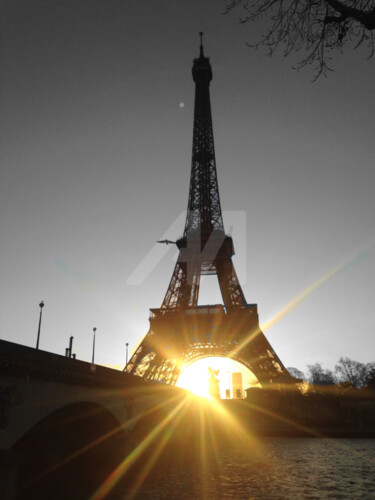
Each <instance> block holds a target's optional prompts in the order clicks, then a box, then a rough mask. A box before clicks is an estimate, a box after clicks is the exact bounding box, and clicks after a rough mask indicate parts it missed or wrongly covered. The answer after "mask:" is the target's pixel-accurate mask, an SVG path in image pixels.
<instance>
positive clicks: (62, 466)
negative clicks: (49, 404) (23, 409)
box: [12, 402, 126, 500]
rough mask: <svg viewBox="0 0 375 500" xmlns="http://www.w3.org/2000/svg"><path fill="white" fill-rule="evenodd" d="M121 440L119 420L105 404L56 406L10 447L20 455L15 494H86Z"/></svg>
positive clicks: (109, 466) (115, 458)
mask: <svg viewBox="0 0 375 500" xmlns="http://www.w3.org/2000/svg"><path fill="white" fill-rule="evenodd" d="M124 445H126V435H125V433H124V431H123V429H122V427H121V424H120V422H119V421H118V420H117V418H116V417H115V416H114V415H113V414H112V413H111V412H110V411H109V410H108V409H107V408H105V407H103V406H101V405H99V404H96V403H91V402H80V403H73V404H69V405H66V406H64V407H62V408H59V409H58V410H55V411H53V412H52V413H50V414H49V415H48V416H46V417H45V418H43V419H42V420H40V421H39V422H38V423H37V424H36V425H34V426H33V427H32V428H31V429H29V430H28V431H27V432H26V434H25V435H24V436H23V437H22V438H21V439H19V440H18V441H17V443H16V444H15V445H14V446H13V447H12V450H13V451H15V452H17V453H18V454H19V455H20V458H21V460H20V461H21V463H20V466H19V471H18V484H17V490H18V496H17V498H20V499H21V500H29V499H33V498H38V499H47V498H50V495H51V491H53V492H54V500H60V499H61V500H63V499H66V498H89V497H90V495H91V494H92V493H93V492H94V491H95V490H96V489H97V487H98V486H99V485H100V484H101V482H102V481H104V480H105V478H106V477H108V475H109V474H110V473H111V471H113V470H114V468H115V467H116V466H117V465H118V463H119V462H120V459H121V456H120V455H119V453H113V451H116V450H118V449H119V446H124ZM103 457H106V459H105V460H103ZM92 471H95V473H94V474H93V473H92ZM57 485H58V487H56V486H57Z"/></svg>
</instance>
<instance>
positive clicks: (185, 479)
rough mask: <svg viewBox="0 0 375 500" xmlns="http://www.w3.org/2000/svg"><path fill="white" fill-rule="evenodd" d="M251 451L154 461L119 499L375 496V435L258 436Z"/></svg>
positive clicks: (233, 451) (374, 497)
mask: <svg viewBox="0 0 375 500" xmlns="http://www.w3.org/2000/svg"><path fill="white" fill-rule="evenodd" d="M258 442H259V446H258V447H257V448H256V451H254V450H255V449H253V450H252V451H250V450H245V451H244V450H241V449H240V448H237V449H234V448H230V449H229V448H227V449H225V450H223V449H222V450H218V451H217V454H216V455H215V458H214V459H210V460H209V463H208V464H207V466H206V471H204V470H203V469H202V467H201V466H200V464H199V463H198V462H200V460H196V459H191V460H190V459H189V458H188V459H187V460H184V463H183V464H178V465H177V462H176V463H175V466H174V465H173V464H174V462H173V460H172V461H171V462H170V463H168V464H163V466H159V468H158V470H157V471H155V472H154V473H151V475H150V476H149V477H148V479H147V480H146V483H144V484H143V486H142V487H141V489H140V490H138V492H137V494H134V493H135V492H134V493H133V494H129V493H128V492H126V491H125V490H123V492H122V494H121V495H119V496H116V498H119V499H130V498H140V499H142V500H143V499H167V498H168V499H175V498H176V499H189V500H190V499H201V498H202V499H207V500H211V499H212V500H214V499H215V500H216V499H218V500H220V499H227V498H228V499H237V500H241V499H248V500H250V499H267V498H275V499H305V498H306V499H321V498H323V499H324V498H327V499H328V498H331V499H341V498H353V499H371V500H374V499H375V439H331V440H324V439H291V438H262V439H259V440H258Z"/></svg>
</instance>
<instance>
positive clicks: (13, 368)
mask: <svg viewBox="0 0 375 500" xmlns="http://www.w3.org/2000/svg"><path fill="white" fill-rule="evenodd" d="M184 395H185V392H184V391H182V390H180V389H177V388H174V387H170V386H166V385H165V384H160V383H158V382H150V381H145V380H143V379H141V378H139V377H136V376H134V375H130V374H127V373H124V372H121V371H118V370H113V369H110V368H106V367H103V366H99V365H93V364H91V363H87V362H84V361H79V360H76V359H71V358H67V357H64V356H59V355H56V354H52V353H49V352H45V351H40V350H35V349H32V348H30V347H25V346H21V345H18V344H14V343H11V342H5V341H0V498H2V499H5V498H33V496H32V495H33V494H34V493H35V492H34V493H30V494H29V496H28V495H27V494H26V493H25V494H23V495H22V494H16V493H15V491H16V489H19V488H18V486H17V484H18V483H19V480H20V474H21V476H22V477H21V479H22V483H25V481H26V482H27V479H28V476H30V474H31V470H32V468H33V467H32V465H33V464H35V463H36V462H38V459H39V458H40V459H41V461H42V462H47V463H54V462H58V461H59V460H60V461H61V460H62V459H64V457H65V456H68V455H69V454H70V455H72V454H73V455H74V454H75V453H77V450H82V449H83V448H85V447H87V446H90V443H91V442H93V441H95V440H99V442H101V441H104V440H103V439H102V436H109V437H113V435H119V434H121V433H122V435H126V436H132V433H137V432H138V433H139V431H140V429H141V430H142V428H147V426H148V427H151V426H154V425H155V421H156V422H157V421H158V420H159V421H160V420H162V419H163V418H164V417H165V416H166V415H168V414H169V413H170V412H171V411H173V408H174V407H176V405H177V404H178V403H179V402H180V401H181V399H182V398H183V397H184ZM62 450H63V451H62ZM79 453H80V451H79ZM52 456H54V457H52ZM51 457H52V458H51ZM20 464H24V465H20ZM41 467H42V466H41V465H40V464H39V469H40V468H41ZM17 473H18V480H16V474H17ZM47 490H48V488H47ZM21 493H22V492H21ZM37 494H38V498H43V495H42V493H41V490H40V489H39V490H38V493H37ZM49 494H52V493H51V491H49V492H46V495H47V496H46V498H47V497H48V495H49ZM66 495H69V492H67V491H65V492H64V494H63V496H62V498H64V497H65V498H68V497H67V496H66ZM53 498H54V499H55V498H58V495H57V494H55V492H54V493H53ZM70 498H75V497H74V496H70Z"/></svg>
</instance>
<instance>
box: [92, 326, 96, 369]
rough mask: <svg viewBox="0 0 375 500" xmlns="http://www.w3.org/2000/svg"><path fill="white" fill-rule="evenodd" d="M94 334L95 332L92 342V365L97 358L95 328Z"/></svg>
mask: <svg viewBox="0 0 375 500" xmlns="http://www.w3.org/2000/svg"><path fill="white" fill-rule="evenodd" d="M93 332H94V338H93V341H92V364H94V358H95V333H96V328H95V327H94V328H93Z"/></svg>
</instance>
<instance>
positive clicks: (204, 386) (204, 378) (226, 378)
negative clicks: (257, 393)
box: [177, 357, 260, 399]
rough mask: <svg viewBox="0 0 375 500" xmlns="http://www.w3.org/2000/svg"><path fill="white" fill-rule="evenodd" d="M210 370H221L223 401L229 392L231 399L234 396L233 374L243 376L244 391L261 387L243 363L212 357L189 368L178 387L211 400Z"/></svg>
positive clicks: (181, 376)
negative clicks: (237, 373)
mask: <svg viewBox="0 0 375 500" xmlns="http://www.w3.org/2000/svg"><path fill="white" fill-rule="evenodd" d="M209 368H212V369H214V370H219V374H218V379H219V386H220V397H221V399H226V396H227V394H226V391H228V390H229V391H230V394H231V397H232V396H233V395H232V373H236V372H240V373H241V374H242V383H243V389H247V388H248V387H259V386H260V384H259V382H258V380H257V378H256V377H255V375H254V374H253V373H252V372H251V371H250V370H249V369H248V368H246V367H245V366H243V365H242V364H241V363H238V362H237V361H233V360H232V359H229V358H220V357H210V358H204V359H200V360H199V361H196V362H195V363H192V364H191V365H190V366H188V367H187V368H186V369H185V370H184V371H183V372H182V373H181V375H180V377H179V379H178V382H177V387H181V388H182V389H187V390H189V391H191V392H193V393H194V394H196V395H197V396H200V397H201V398H208V399H210V394H209Z"/></svg>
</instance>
